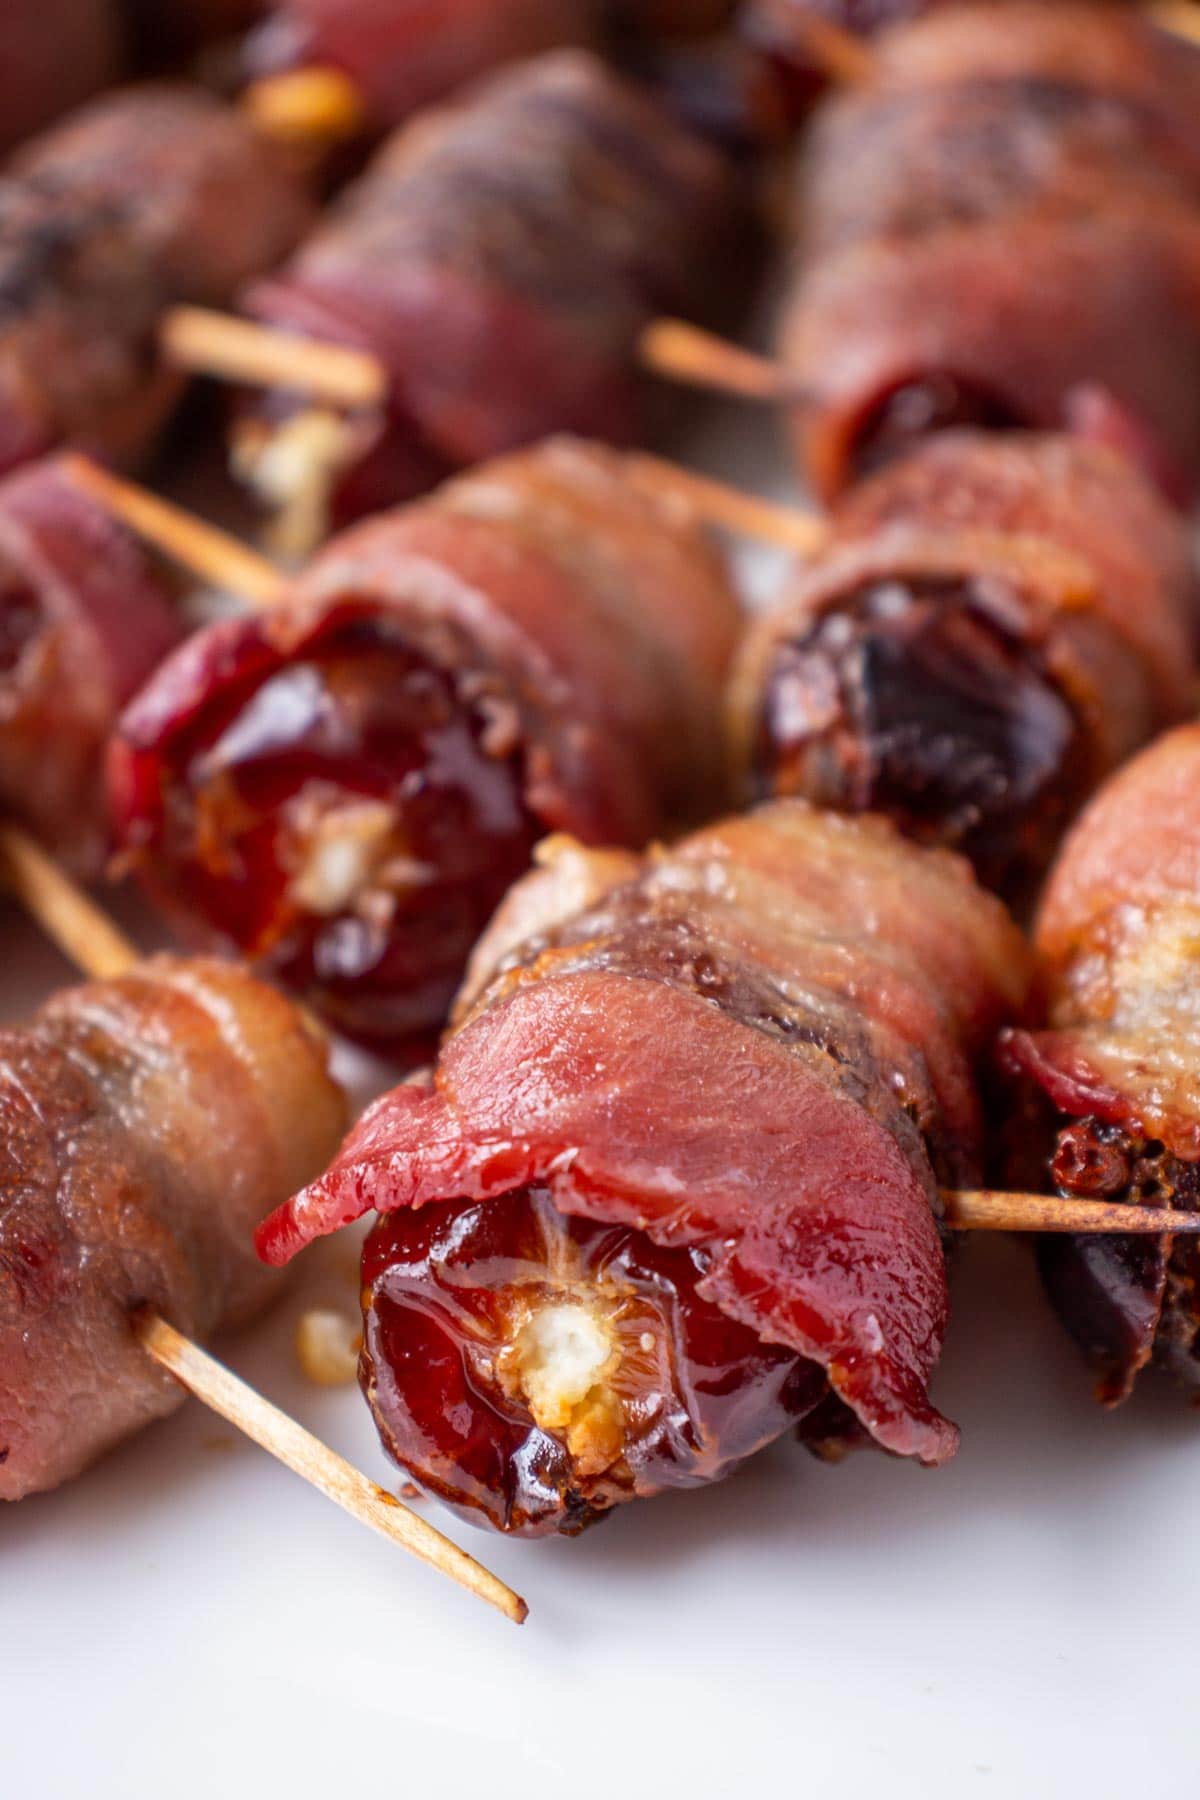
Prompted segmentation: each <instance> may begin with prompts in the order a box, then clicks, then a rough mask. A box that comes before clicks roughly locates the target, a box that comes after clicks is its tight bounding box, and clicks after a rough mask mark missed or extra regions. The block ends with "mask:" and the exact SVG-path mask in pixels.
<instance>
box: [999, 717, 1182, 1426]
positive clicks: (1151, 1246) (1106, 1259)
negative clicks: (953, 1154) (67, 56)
mask: <svg viewBox="0 0 1200 1800" xmlns="http://www.w3.org/2000/svg"><path fill="white" fill-rule="evenodd" d="M1037 947H1038V949H1039V951H1040V953H1041V956H1042V959H1043V964H1044V972H1045V981H1046V985H1047V989H1048V1023H1047V1028H1046V1029H1045V1030H1044V1031H1039V1032H1034V1033H1028V1032H1023V1031H1022V1032H1014V1033H1010V1034H1009V1035H1008V1036H1007V1037H1006V1039H1005V1040H1004V1043H1003V1048H1002V1056H1003V1061H1004V1063H1005V1065H1006V1067H1007V1068H1008V1070H1009V1072H1010V1073H1011V1074H1012V1075H1013V1076H1014V1077H1015V1078H1016V1079H1017V1082H1018V1087H1017V1094H1018V1106H1017V1109H1016V1120H1015V1124H1014V1128H1013V1134H1012V1135H1013V1146H1014V1148H1013V1173H1014V1177H1015V1178H1016V1179H1018V1180H1020V1181H1023V1182H1038V1183H1039V1185H1041V1186H1043V1187H1044V1186H1047V1185H1049V1186H1053V1187H1057V1189H1058V1190H1059V1192H1061V1193H1064V1194H1073V1195H1080V1196H1083V1197H1085V1198H1087V1199H1101V1200H1113V1201H1125V1202H1139V1201H1145V1202H1147V1203H1148V1204H1151V1205H1155V1206H1168V1205H1169V1206H1176V1207H1182V1208H1185V1209H1186V1210H1188V1211H1193V1210H1195V1209H1196V1208H1197V1207H1200V1024H1198V1020H1197V1008H1196V991H1197V974H1198V971H1200V727H1197V726H1194V725H1187V726H1184V727H1182V728H1181V729H1179V730H1178V731H1174V732H1171V733H1169V734H1168V735H1167V736H1166V737H1164V738H1161V739H1160V740H1159V741H1158V742H1157V743H1156V744H1154V745H1153V746H1152V747H1151V748H1150V749H1149V750H1147V751H1145V752H1143V754H1142V755H1141V756H1139V757H1138V758H1137V759H1136V760H1135V761H1134V762H1132V763H1130V764H1129V765H1128V767H1127V768H1125V769H1123V770H1122V771H1121V772H1120V773H1119V774H1118V775H1116V776H1115V777H1114V778H1113V780H1112V781H1111V782H1109V784H1108V786H1107V787H1106V788H1105V789H1104V790H1103V792H1102V793H1101V794H1100V795H1099V796H1098V798H1097V799H1096V800H1095V801H1093V803H1092V805H1091V806H1090V807H1089V808H1088V810H1087V811H1086V812H1085V813H1084V815H1083V817H1082V818H1081V819H1080V821H1079V823H1078V824H1077V825H1076V827H1075V830H1074V832H1073V833H1072V835H1071V836H1070V838H1069V839H1068V840H1067V844H1066V847H1065V848H1064V850H1063V853H1062V856H1061V858H1060V860H1059V863H1058V865H1057V867H1056V869H1055V871H1054V874H1053V876H1052V878H1051V881H1050V885H1049V887H1048V889H1047V892H1046V896H1045V900H1044V903H1043V906H1042V910H1041V914H1040V917H1039V920H1038V929H1037ZM1040 1261H1041V1267H1042V1273H1043V1276H1044V1278H1045V1281H1046V1285H1047V1288H1048V1290H1049V1293H1050V1296H1051V1299H1052V1300H1053V1302H1054V1304H1055V1307H1056V1308H1057V1310H1058V1312H1059V1314H1060V1316H1061V1317H1062V1319H1063V1320H1064V1322H1065V1324H1066V1325H1067V1327H1068V1329H1069V1330H1070V1332H1071V1333H1072V1335H1073V1336H1074V1337H1075V1339H1076V1341H1077V1342H1078V1343H1079V1345H1080V1347H1081V1349H1082V1350H1083V1351H1084V1353H1085V1354H1086V1356H1087V1357H1088V1359H1089V1361H1090V1362H1091V1363H1092V1365H1093V1367H1094V1368H1095V1369H1096V1371H1097V1373H1098V1376H1099V1390H1098V1391H1099V1395H1100V1398H1101V1399H1102V1400H1104V1401H1105V1402H1107V1403H1108V1404H1110V1405H1111V1404H1115V1403H1116V1402H1117V1401H1120V1400H1123V1399H1125V1398H1126V1397H1127V1396H1128V1395H1129V1393H1130V1392H1131V1390H1132V1388H1133V1385H1134V1382H1135V1380H1136V1377H1137V1375H1138V1373H1139V1371H1140V1370H1141V1369H1143V1368H1144V1367H1146V1366H1147V1364H1149V1363H1150V1362H1152V1361H1153V1362H1156V1363H1158V1364H1161V1365H1162V1366H1164V1367H1166V1368H1168V1369H1169V1370H1170V1371H1171V1372H1172V1373H1173V1374H1175V1375H1176V1376H1178V1377H1179V1378H1180V1379H1181V1380H1182V1381H1183V1382H1184V1384H1185V1385H1186V1386H1187V1387H1188V1388H1189V1389H1191V1390H1193V1391H1200V1354H1198V1353H1197V1335H1198V1333H1200V1307H1198V1306H1197V1300H1196V1284H1197V1279H1198V1278H1200V1261H1198V1260H1197V1252H1196V1250H1195V1248H1194V1247H1193V1246H1192V1243H1191V1240H1190V1239H1188V1238H1182V1239H1179V1240H1178V1241H1175V1240H1172V1239H1171V1238H1136V1239H1126V1238H1117V1237H1103V1238H1092V1239H1072V1238H1064V1239H1063V1240H1062V1241H1061V1242H1058V1241H1056V1242H1055V1243H1054V1244H1046V1245H1044V1246H1042V1247H1040Z"/></svg>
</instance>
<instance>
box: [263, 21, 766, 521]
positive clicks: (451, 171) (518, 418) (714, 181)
mask: <svg viewBox="0 0 1200 1800" xmlns="http://www.w3.org/2000/svg"><path fill="white" fill-rule="evenodd" d="M744 227H745V220H744V215H743V212H742V209H741V206H740V204H739V200H738V196H737V192H736V189H735V187H734V184H733V180H732V177H731V175H730V172H729V170H728V168H727V167H726V165H725V163H724V162H723V161H722V159H721V158H720V157H719V156H718V155H717V154H716V152H714V151H713V150H711V149H710V148H709V147H707V146H706V145H704V144H703V143H701V142H700V141H699V140H698V139H696V138H694V137H692V136H691V135H690V134H689V133H688V132H686V131H684V130H683V128H682V127H680V126H679V125H677V124H675V123H674V122H673V121H672V120H671V119H670V118H669V117H668V116H667V115H666V114H665V113H664V112H662V111H661V110H660V109H659V108H658V107H657V106H656V105H655V104H654V103H653V101H651V100H650V99H649V98H648V97H646V96H645V95H643V94H642V93H641V92H640V91H639V90H638V89H636V88H635V87H633V86H631V85H629V84H627V83H625V82H623V81H621V80H620V79H619V78H618V77H617V76H615V75H613V74H612V73H611V72H610V71H609V70H607V69H606V68H605V67H604V65H603V64H602V63H600V62H598V61H597V60H596V59H594V58H592V57H589V56H586V55H584V54H582V53H572V52H565V51H564V52H562V53H559V54H553V55H549V56H545V57H541V58H538V59H535V60H534V61H532V62H530V63H527V64H524V65H522V66H521V67H519V68H518V69H516V70H514V71H512V72H503V73H501V74H500V75H498V76H495V77H494V78H492V80H490V81H489V82H487V83H485V84H484V85H483V86H481V87H479V88H477V89H475V90H473V91H472V92H470V93H469V94H468V95H467V96H466V97H465V98H463V99H461V100H460V101H458V102H457V103H456V104H455V105H453V106H452V107H448V108H446V109H444V110H440V111H438V112H437V113H435V114H433V115H428V114H427V115H424V116H422V117H421V118H420V119H418V120H416V121H415V122H414V123H413V124H412V125H411V126H410V127H408V128H406V129H404V130H402V131H400V132H399V133H397V134H396V135H395V136H394V137H393V138H392V139H390V140H389V141H388V142H387V143H386V144H385V145H384V146H383V148H382V149H381V150H380V151H379V152H378V154H377V156H376V157H375V159H374V161H373V162H372V163H371V165H370V167H369V168H368V170H367V172H366V174H365V175H364V176H363V177H362V179H361V180H360V181H359V182H358V183H357V184H356V185H355V186H354V187H353V188H351V189H350V190H349V192H348V193H347V194H345V195H344V196H343V198H342V199H341V201H340V202H339V203H338V205H337V206H336V207H335V208H334V209H333V212H332V214H331V215H330V216H329V217H328V218H327V219H326V220H325V221H324V222H323V224H322V225H321V227H320V229H319V230H318V231H317V232H315V233H314V234H313V235H312V236H311V237H310V238H309V239H308V240H307V241H306V243H305V244H304V246H303V247H302V249H301V250H300V251H299V252H298V253H297V255H296V256H294V257H293V258H292V260H291V262H290V263H289V264H287V265H286V266H285V267H284V268H283V269H282V270H281V271H280V272H279V273H278V274H277V275H276V276H274V277H273V278H271V279H269V280H267V281H265V282H260V283H258V284H256V285H255V286H254V287H252V288H251V289H250V290H249V292H248V294H247V295H246V299H245V304H246V307H247V309H248V310H249V311H250V312H251V313H252V314H253V315H254V316H255V317H258V318H261V319H264V320H266V321H267V322H268V323H270V324H274V325H278V326H281V327H283V328H284V329H287V330H293V331H297V332H300V333H301V334H304V335H310V336H315V337H320V338H323V339H326V340H332V341H334V342H341V343H348V344H351V345H354V346H357V347H359V348H361V349H365V350H369V351H370V352H371V353H372V354H373V355H375V356H376V357H377V358H379V359H380V360H381V362H382V363H383V365H384V367H385V368H386V370H387V372H388V375H389V377H390V381H391V396H390V401H389V419H388V420H387V421H386V422H385V425H384V426H383V427H381V429H382V430H383V432H384V435H383V437H382V438H380V437H379V436H378V435H377V436H376V437H375V438H373V439H369V440H368V442H367V443H366V444H365V445H363V446H362V447H359V448H356V450H355V452H354V455H353V457H352V460H351V463H350V466H349V468H348V469H346V470H343V472H342V474H341V476H340V487H339V490H338V494H337V495H336V496H335V519H340V520H343V521H344V520H345V519H347V518H348V517H350V516H357V515H358V513H359V512H361V511H362V510H363V508H364V505H367V504H371V503H373V504H374V505H375V506H379V505H382V504H385V503H388V502H394V501H396V500H399V499H403V498H405V492H404V491H400V490H397V488H396V487H395V485H394V484H395V482H396V481H397V480H399V479H401V478H402V477H403V472H404V471H407V473H408V479H410V481H411V482H412V483H413V486H412V487H411V488H410V489H409V491H410V492H411V491H416V489H417V488H418V487H420V486H426V487H427V486H429V485H431V481H432V479H434V478H435V477H436V473H437V472H438V471H439V470H440V471H445V470H447V469H450V468H458V467H463V466H467V465H470V464H473V463H476V462H478V461H480V460H482V459H483V458H484V457H487V456H494V455H497V454H499V453H501V452H504V451H507V450H512V449H514V448H516V447H518V446H519V445H523V444H528V443H532V442H533V441H535V440H536V439H538V438H540V437H543V436H544V435H545V434H546V433H548V432H555V431H574V432H580V433H586V434H588V435H591V436H595V437H601V438H605V439H607V440H610V441H613V442H618V443H619V442H624V441H628V440H630V439H632V438H633V437H634V436H636V435H637V431H638V426H639V423H640V421H641V417H642V413H643V401H644V396H643V390H642V384H641V381H640V377H639V373H638V369H637V366H636V359H635V355H634V350H635V345H636V340H637V336H638V333H639V331H640V329H641V328H642V326H643V325H644V324H645V323H646V322H647V321H648V320H649V319H650V318H651V317H653V316H654V315H655V314H656V313H659V312H672V313H680V312H682V313H688V314H692V315H696V314H702V313H705V312H709V311H711V310H712V307H713V304H714V301H715V300H716V298H717V297H718V296H719V295H720V294H721V293H722V292H725V291H728V290H729V289H730V288H731V287H733V286H735V285H736V282H737V278H738V271H739V269H740V268H742V267H744V266H745V258H744V257H741V256H739V255H737V254H735V251H736V250H737V249H738V247H739V246H741V244H742V242H743V238H744V235H745V231H744ZM278 432H279V409H278V405H276V406H274V407H272V408H268V409H265V410H264V409H258V410H256V411H251V412H250V413H249V414H248V415H247V417H246V419H245V420H244V421H243V423H242V426H241V428H240V431H239V434H238V439H237V445H238V454H239V460H240V461H241V462H242V463H244V464H249V465H250V466H251V467H252V468H253V469H263V468H265V466H266V465H265V463H264V460H263V459H264V458H265V457H266V456H267V455H268V454H269V452H270V450H271V448H272V446H273V445H275V444H276V443H277V442H278V441H280V440H279V438H278ZM380 468H381V469H382V474H378V475H375V476H373V475H372V471H373V470H378V469H380ZM389 483H390V484H392V485H391V486H390V491H389V488H388V484H389ZM364 487H365V489H366V496H365V497H364V495H363V493H362V492H361V491H360V490H361V489H362V488H364ZM339 507H340V510H338V508H339Z"/></svg>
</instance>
